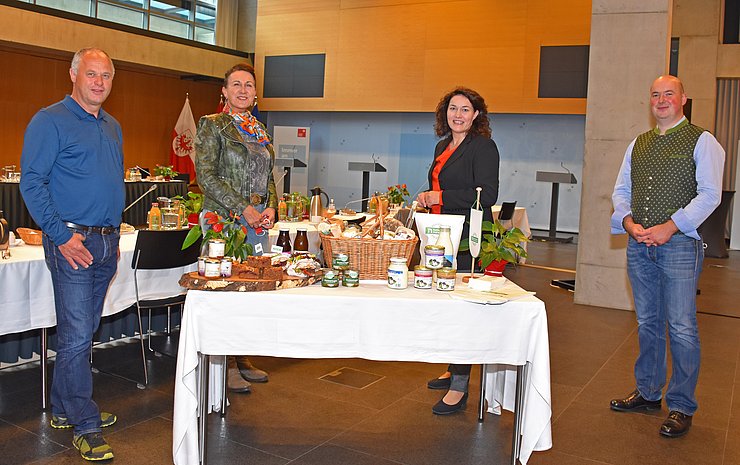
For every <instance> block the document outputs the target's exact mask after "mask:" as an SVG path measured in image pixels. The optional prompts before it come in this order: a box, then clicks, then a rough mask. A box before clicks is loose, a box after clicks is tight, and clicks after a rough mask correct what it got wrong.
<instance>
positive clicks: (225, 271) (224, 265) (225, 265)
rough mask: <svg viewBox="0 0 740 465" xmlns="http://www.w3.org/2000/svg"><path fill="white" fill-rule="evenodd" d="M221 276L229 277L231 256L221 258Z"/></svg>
mask: <svg viewBox="0 0 740 465" xmlns="http://www.w3.org/2000/svg"><path fill="white" fill-rule="evenodd" d="M221 277H222V278H230V277H231V257H224V258H222V259H221Z"/></svg>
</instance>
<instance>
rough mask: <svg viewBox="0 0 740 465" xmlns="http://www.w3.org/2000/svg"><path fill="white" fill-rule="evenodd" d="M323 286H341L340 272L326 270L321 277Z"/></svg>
mask: <svg viewBox="0 0 740 465" xmlns="http://www.w3.org/2000/svg"><path fill="white" fill-rule="evenodd" d="M321 287H339V272H337V271H336V270H326V271H325V272H324V276H322V277H321Z"/></svg>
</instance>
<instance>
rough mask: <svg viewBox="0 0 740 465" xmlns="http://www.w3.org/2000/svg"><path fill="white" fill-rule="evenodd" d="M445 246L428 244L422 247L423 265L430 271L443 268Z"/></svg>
mask: <svg viewBox="0 0 740 465" xmlns="http://www.w3.org/2000/svg"><path fill="white" fill-rule="evenodd" d="M444 262H445V246H443V245H436V244H430V245H427V246H425V247H424V265H425V266H426V267H427V268H429V269H432V270H438V269H440V268H442V267H443V266H444Z"/></svg>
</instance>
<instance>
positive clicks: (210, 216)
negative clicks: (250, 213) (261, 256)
mask: <svg viewBox="0 0 740 465" xmlns="http://www.w3.org/2000/svg"><path fill="white" fill-rule="evenodd" d="M237 218H238V216H237V215H234V213H233V212H229V216H228V218H226V217H223V216H221V215H219V214H218V212H207V213H206V214H205V220H206V224H207V225H208V226H210V227H209V228H208V229H207V230H206V232H205V235H203V230H202V228H201V226H200V224H198V225H196V226H193V227H192V228H191V229H190V232H188V235H187V236H185V240H184V241H183V243H182V250H185V249H187V248H188V247H190V246H191V245H193V244H195V243H196V242H197V241H198V238H199V237H201V236H203V243H204V244H207V243H208V241H209V240H210V239H223V240H224V242H226V247H225V249H226V250H225V254H226V256H227V257H234V258H237V259H239V260H244V259H245V258H246V257H247V256H249V255H252V252H253V250H252V244H250V243H248V242H246V241H245V240H246V238H247V228H246V226H244V225H242V224H239V223H238V222H237Z"/></svg>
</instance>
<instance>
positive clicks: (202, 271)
mask: <svg viewBox="0 0 740 465" xmlns="http://www.w3.org/2000/svg"><path fill="white" fill-rule="evenodd" d="M206 258H208V257H205V256H203V257H198V274H199V275H201V276H205V275H206Z"/></svg>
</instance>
